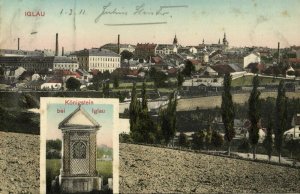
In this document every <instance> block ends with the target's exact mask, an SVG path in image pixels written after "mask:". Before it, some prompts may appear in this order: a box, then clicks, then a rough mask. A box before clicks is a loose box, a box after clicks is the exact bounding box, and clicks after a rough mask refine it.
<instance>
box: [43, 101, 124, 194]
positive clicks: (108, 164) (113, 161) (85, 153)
mask: <svg viewBox="0 0 300 194" xmlns="http://www.w3.org/2000/svg"><path fill="white" fill-rule="evenodd" d="M118 114H119V100H118V99H104V98H53V97H45V98H41V124H40V126H41V131H40V137H41V149H40V193H60V192H62V193H88V192H91V191H109V190H111V191H112V192H113V193H118V192H119V190H118V189H119V188H118V187H119V136H118V121H119V115H118Z"/></svg>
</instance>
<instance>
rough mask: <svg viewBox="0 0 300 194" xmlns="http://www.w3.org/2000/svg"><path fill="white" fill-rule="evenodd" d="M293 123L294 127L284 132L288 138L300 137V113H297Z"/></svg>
mask: <svg viewBox="0 0 300 194" xmlns="http://www.w3.org/2000/svg"><path fill="white" fill-rule="evenodd" d="M292 125H293V126H294V127H293V128H291V129H289V130H287V131H285V132H284V134H283V135H284V137H285V138H286V139H300V114H299V113H298V114H296V115H295V116H294V118H293V121H292Z"/></svg>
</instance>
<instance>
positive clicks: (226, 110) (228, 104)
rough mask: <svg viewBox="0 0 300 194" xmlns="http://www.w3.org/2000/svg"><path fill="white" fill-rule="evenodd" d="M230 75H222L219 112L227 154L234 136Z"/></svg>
mask: <svg viewBox="0 0 300 194" xmlns="http://www.w3.org/2000/svg"><path fill="white" fill-rule="evenodd" d="M230 87H231V76H230V75H229V74H226V75H225V76H224V91H223V94H222V104H221V114H222V120H223V124H224V129H225V136H224V139H225V140H226V141H227V143H228V155H230V148H231V141H232V139H233V138H234V136H235V130H234V116H235V111H234V106H233V101H232V96H231V92H230Z"/></svg>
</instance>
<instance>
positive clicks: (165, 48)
mask: <svg viewBox="0 0 300 194" xmlns="http://www.w3.org/2000/svg"><path fill="white" fill-rule="evenodd" d="M173 53H177V47H176V45H173V44H158V45H157V47H156V50H155V54H164V55H170V54H173Z"/></svg>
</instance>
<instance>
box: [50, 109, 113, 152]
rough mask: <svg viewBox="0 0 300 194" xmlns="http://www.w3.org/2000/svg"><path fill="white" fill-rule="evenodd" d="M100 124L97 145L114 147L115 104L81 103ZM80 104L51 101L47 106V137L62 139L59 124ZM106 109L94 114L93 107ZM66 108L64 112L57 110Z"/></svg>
mask: <svg viewBox="0 0 300 194" xmlns="http://www.w3.org/2000/svg"><path fill="white" fill-rule="evenodd" d="M81 106H82V108H83V109H84V110H85V111H86V112H87V113H89V115H90V116H91V117H93V118H94V119H95V120H96V121H97V122H98V123H99V124H100V126H101V127H100V130H99V131H97V145H102V144H103V145H107V146H108V147H111V148H112V147H113V105H112V104H93V105H81ZM77 108H78V105H65V104H62V103H51V104H50V103H49V104H48V106H47V130H46V139H62V132H61V130H60V129H58V125H59V123H60V122H62V121H63V120H64V119H65V118H66V117H67V116H69V115H70V114H71V113H72V112H73V111H74V110H76V109H77ZM97 108H98V109H100V110H105V113H100V114H93V113H92V109H94V110H95V109H97ZM62 109H64V110H65V112H64V113H58V111H57V110H62Z"/></svg>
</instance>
